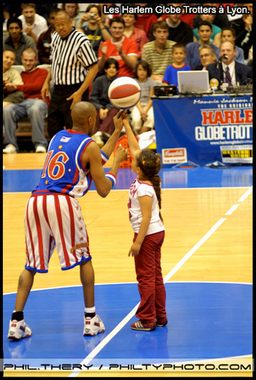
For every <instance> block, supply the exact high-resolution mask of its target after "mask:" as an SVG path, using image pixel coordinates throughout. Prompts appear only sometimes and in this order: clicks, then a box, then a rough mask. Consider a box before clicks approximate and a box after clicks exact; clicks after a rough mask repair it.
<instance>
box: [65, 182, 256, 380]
mask: <svg viewBox="0 0 256 380" xmlns="http://www.w3.org/2000/svg"><path fill="white" fill-rule="evenodd" d="M251 193H252V188H249V189H248V190H247V191H246V192H245V193H244V194H243V195H242V196H241V197H240V198H239V201H238V202H239V203H240V204H241V203H242V202H243V201H244V200H245V199H246V198H247V197H248V196H249V195H250V194H251ZM236 204H237V203H235V204H234V205H236ZM234 205H233V206H234ZM233 206H231V208H230V209H229V210H231V209H233ZM229 210H228V211H227V212H226V213H225V215H227V213H228V212H229ZM226 219H227V218H226V217H221V218H220V219H219V220H218V221H217V222H216V223H215V224H214V225H213V226H212V227H211V228H210V229H209V231H208V232H207V233H206V234H205V235H204V236H203V237H202V238H201V239H200V240H199V241H198V242H197V243H196V244H195V245H194V246H193V247H192V248H191V249H190V250H189V251H188V252H187V253H186V254H185V256H184V257H183V258H182V259H181V260H180V261H179V262H178V263H177V264H176V265H175V267H174V268H173V269H172V270H171V271H170V272H169V273H168V274H167V275H166V276H165V277H164V282H167V281H169V280H170V278H171V277H172V276H174V274H175V273H177V272H178V270H179V269H180V268H181V267H182V266H183V265H184V264H185V262H186V261H187V260H188V259H189V258H190V257H191V256H192V255H193V254H194V253H195V252H196V251H197V250H198V249H199V248H200V247H201V246H202V245H203V244H204V243H205V242H206V241H207V240H208V239H209V238H210V237H211V236H212V235H213V234H214V233H215V232H216V231H217V229H218V228H219V227H220V226H221V225H222V224H223V223H224V222H225V220H226ZM138 305H139V303H137V305H135V306H134V308H133V309H132V310H131V311H130V312H129V313H128V314H127V315H126V317H125V318H124V319H122V321H121V322H119V323H118V325H117V326H116V327H115V328H114V329H113V330H112V331H111V332H110V333H109V334H108V335H107V336H106V337H105V338H104V339H103V340H102V341H101V342H100V343H99V344H98V345H97V346H96V347H95V348H94V349H93V350H92V351H91V352H90V354H89V355H88V356H86V357H85V358H84V360H83V361H82V362H81V363H80V364H81V365H84V366H86V365H88V364H89V363H90V362H91V361H92V360H93V359H94V358H95V356H96V355H97V354H98V353H99V352H100V351H101V350H102V349H103V348H104V347H105V346H106V345H107V343H108V342H109V341H110V340H111V339H112V338H113V337H114V336H115V335H116V334H117V333H118V332H119V331H120V330H121V329H122V328H123V327H124V326H125V325H126V323H127V322H128V321H129V320H130V319H131V318H132V317H133V316H134V314H135V312H136V310H137V307H138ZM80 372H81V371H80V370H74V371H73V372H72V373H71V374H70V375H69V377H76V376H78V374H79V373H80Z"/></svg>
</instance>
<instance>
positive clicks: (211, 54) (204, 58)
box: [195, 45, 217, 70]
mask: <svg viewBox="0 0 256 380" xmlns="http://www.w3.org/2000/svg"><path fill="white" fill-rule="evenodd" d="M199 56H200V61H201V63H200V65H198V66H197V67H196V68H195V70H207V66H208V65H210V64H211V63H215V62H216V61H217V57H216V54H215V51H214V50H213V49H212V48H211V46H209V45H201V46H200V47H199Z"/></svg>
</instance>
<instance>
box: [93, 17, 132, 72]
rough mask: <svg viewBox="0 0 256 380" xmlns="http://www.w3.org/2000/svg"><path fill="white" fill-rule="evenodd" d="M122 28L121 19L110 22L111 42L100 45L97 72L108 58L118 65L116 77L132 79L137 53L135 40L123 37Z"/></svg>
mask: <svg viewBox="0 0 256 380" xmlns="http://www.w3.org/2000/svg"><path fill="white" fill-rule="evenodd" d="M124 27H125V24H124V20H123V19H122V18H121V17H114V18H112V19H111V20H110V28H109V30H110V33H111V40H108V41H104V42H101V44H100V47H99V51H98V57H99V71H100V70H102V69H103V67H104V64H105V62H106V60H107V59H108V58H114V59H115V60H116V61H118V64H119V71H118V76H129V77H133V76H134V69H135V66H136V64H137V57H138V54H139V52H138V49H137V46H136V42H135V40H134V39H133V38H127V37H125V36H124Z"/></svg>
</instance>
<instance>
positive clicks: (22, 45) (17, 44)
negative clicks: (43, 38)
mask: <svg viewBox="0 0 256 380" xmlns="http://www.w3.org/2000/svg"><path fill="white" fill-rule="evenodd" d="M7 31H8V34H9V35H8V37H7V38H6V39H5V40H4V43H3V50H13V51H14V52H15V62H14V64H15V65H22V62H21V55H22V52H23V51H24V50H25V49H27V48H33V49H36V43H35V41H34V40H33V38H32V37H30V36H27V35H26V34H24V33H22V22H21V20H20V19H19V18H17V17H11V18H9V19H8V21H7Z"/></svg>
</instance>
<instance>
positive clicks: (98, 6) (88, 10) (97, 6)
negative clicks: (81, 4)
mask: <svg viewBox="0 0 256 380" xmlns="http://www.w3.org/2000/svg"><path fill="white" fill-rule="evenodd" d="M92 8H97V9H98V15H99V16H100V17H101V6H100V5H98V4H90V5H88V7H87V8H86V12H90V10H91V9H92Z"/></svg>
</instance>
